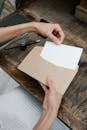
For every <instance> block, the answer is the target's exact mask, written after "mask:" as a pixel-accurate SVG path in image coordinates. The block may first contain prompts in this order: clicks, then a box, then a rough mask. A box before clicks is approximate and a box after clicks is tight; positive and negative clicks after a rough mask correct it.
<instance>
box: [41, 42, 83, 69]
mask: <svg viewBox="0 0 87 130" xmlns="http://www.w3.org/2000/svg"><path fill="white" fill-rule="evenodd" d="M82 51H83V49H82V48H79V47H74V46H69V45H64V44H61V45H56V44H55V43H53V42H49V41H47V42H46V44H45V46H44V48H43V50H42V52H41V55H40V56H41V57H42V58H43V59H45V60H47V61H48V62H50V63H53V64H54V65H56V66H60V67H64V68H68V69H76V67H77V65H78V63H79V60H80V57H81V54H82Z"/></svg>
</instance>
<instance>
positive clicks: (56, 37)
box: [34, 22, 65, 44]
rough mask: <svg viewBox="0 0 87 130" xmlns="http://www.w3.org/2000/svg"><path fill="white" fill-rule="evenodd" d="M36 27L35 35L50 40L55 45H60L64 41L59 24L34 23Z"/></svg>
mask: <svg viewBox="0 0 87 130" xmlns="http://www.w3.org/2000/svg"><path fill="white" fill-rule="evenodd" d="M34 25H35V27H36V33H38V34H40V35H42V36H44V37H47V38H50V39H51V40H52V41H53V42H55V43H56V44H61V43H62V42H63V40H64V37H65V36H64V33H63V31H62V29H61V27H60V25H59V24H51V23H40V22H35V23H34Z"/></svg>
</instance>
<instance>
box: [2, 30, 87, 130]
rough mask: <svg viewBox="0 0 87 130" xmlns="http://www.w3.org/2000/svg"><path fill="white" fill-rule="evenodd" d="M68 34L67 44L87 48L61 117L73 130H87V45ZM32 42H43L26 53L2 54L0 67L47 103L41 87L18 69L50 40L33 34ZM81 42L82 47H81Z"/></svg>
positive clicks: (15, 50) (66, 98)
mask: <svg viewBox="0 0 87 130" xmlns="http://www.w3.org/2000/svg"><path fill="white" fill-rule="evenodd" d="M66 33H68V36H67V37H66V39H65V41H64V44H71V45H75V46H79V47H83V48H84V52H83V54H82V57H81V60H80V64H79V66H80V68H79V71H78V73H77V75H76V76H75V78H74V80H73V81H72V83H71V85H70V86H69V88H68V90H67V91H66V93H65V95H64V96H63V100H62V103H61V106H60V110H59V113H58V116H59V117H60V118H61V119H62V120H63V121H64V122H65V123H66V124H67V125H68V126H70V127H71V128H72V129H73V130H87V44H86V42H83V40H81V39H80V38H77V37H75V35H70V33H69V32H67V31H66ZM25 39H26V38H25ZM30 39H33V40H36V39H40V40H41V42H40V43H37V44H35V45H31V46H28V48H27V49H26V50H25V51H21V50H20V48H15V49H9V50H3V51H2V52H1V53H0V66H1V67H2V68H3V69H4V70H5V71H6V72H8V73H9V74H10V75H11V76H12V77H13V78H14V79H15V80H16V81H18V82H19V83H20V84H21V85H22V86H23V87H24V88H25V89H27V90H28V91H29V92H30V93H32V94H33V95H34V96H35V97H37V98H38V99H39V100H41V101H43V98H44V92H43V90H42V88H41V86H40V85H39V83H38V82H37V81H36V80H34V79H32V78H31V77H29V76H28V75H26V74H24V73H23V72H21V71H19V70H18V69H17V66H18V65H19V64H20V63H21V61H22V60H23V59H24V58H25V56H26V55H27V54H28V53H29V52H30V51H31V50H32V49H33V47H34V46H37V45H39V46H43V45H44V42H45V40H46V39H43V38H42V37H40V36H38V35H36V34H33V33H30V34H29V38H28V41H29V40H30ZM78 39H79V43H78V44H77V41H78ZM20 42H21V40H20ZM81 43H82V44H81ZM17 44H18V43H14V44H13V45H11V46H9V47H13V46H15V45H17Z"/></svg>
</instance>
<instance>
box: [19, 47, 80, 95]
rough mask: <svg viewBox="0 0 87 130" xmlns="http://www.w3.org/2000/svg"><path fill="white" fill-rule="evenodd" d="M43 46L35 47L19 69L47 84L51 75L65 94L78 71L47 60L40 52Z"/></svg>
mask: <svg viewBox="0 0 87 130" xmlns="http://www.w3.org/2000/svg"><path fill="white" fill-rule="evenodd" d="M42 49H43V47H40V46H37V47H35V48H34V49H33V50H32V51H31V52H30V53H29V54H28V55H27V56H26V57H25V59H24V60H23V61H22V63H21V64H20V65H19V66H18V69H19V70H21V71H23V72H24V73H26V74H28V75H29V76H31V77H33V78H34V79H36V80H38V81H39V82H42V83H43V84H46V79H47V77H51V79H52V80H53V82H54V86H55V87H56V89H57V91H58V92H59V93H60V94H62V95H63V94H64V93H65V91H66V90H67V88H68V87H69V85H70V83H71V81H72V80H73V78H74V76H75V75H76V73H77V71H78V66H77V68H76V69H75V70H71V69H66V68H63V67H58V66H56V65H54V64H52V63H50V62H48V61H46V60H44V59H43V58H42V57H41V56H40V54H41V51H42Z"/></svg>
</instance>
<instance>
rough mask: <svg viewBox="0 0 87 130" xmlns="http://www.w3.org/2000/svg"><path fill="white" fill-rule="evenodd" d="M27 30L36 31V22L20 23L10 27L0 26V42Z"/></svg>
mask: <svg viewBox="0 0 87 130" xmlns="http://www.w3.org/2000/svg"><path fill="white" fill-rule="evenodd" d="M26 32H36V27H35V22H30V23H25V24H19V25H14V26H10V27H0V42H4V41H7V40H10V39H12V38H14V37H16V36H18V35H20V34H23V33H26Z"/></svg>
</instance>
